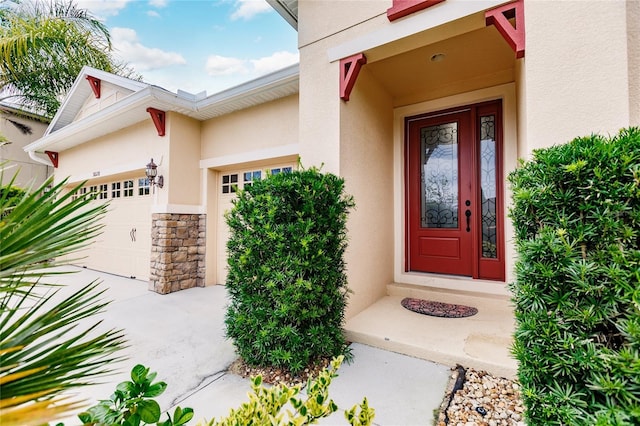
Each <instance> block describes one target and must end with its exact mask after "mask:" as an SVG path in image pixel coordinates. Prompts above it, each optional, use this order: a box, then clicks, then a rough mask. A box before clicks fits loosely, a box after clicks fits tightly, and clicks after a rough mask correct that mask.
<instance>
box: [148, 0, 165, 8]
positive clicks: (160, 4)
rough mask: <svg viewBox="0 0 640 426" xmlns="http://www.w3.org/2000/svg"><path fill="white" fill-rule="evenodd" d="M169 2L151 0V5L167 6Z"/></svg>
mask: <svg viewBox="0 0 640 426" xmlns="http://www.w3.org/2000/svg"><path fill="white" fill-rule="evenodd" d="M167 3H169V2H168V1H167V0H149V6H153V7H166V6H167Z"/></svg>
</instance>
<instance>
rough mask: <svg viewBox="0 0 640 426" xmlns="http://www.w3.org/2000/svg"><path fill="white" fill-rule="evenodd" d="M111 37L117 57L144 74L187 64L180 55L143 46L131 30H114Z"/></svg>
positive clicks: (116, 28)
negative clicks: (148, 71) (144, 72)
mask: <svg viewBox="0 0 640 426" xmlns="http://www.w3.org/2000/svg"><path fill="white" fill-rule="evenodd" d="M111 37H112V40H113V46H114V50H115V51H116V53H117V55H118V56H119V57H120V58H122V59H123V60H124V61H125V62H128V63H129V64H130V65H131V66H132V67H133V68H134V69H135V70H136V71H139V72H142V71H147V70H153V69H159V68H166V67H168V66H171V65H181V64H186V63H187V61H186V59H184V57H183V56H182V55H181V54H179V53H176V52H166V51H164V50H161V49H158V48H155V47H153V48H152V47H146V46H144V45H142V43H140V41H139V40H138V35H137V34H136V32H135V30H132V29H131V28H118V27H115V28H112V29H111Z"/></svg>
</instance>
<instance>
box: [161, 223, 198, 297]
mask: <svg viewBox="0 0 640 426" xmlns="http://www.w3.org/2000/svg"><path fill="white" fill-rule="evenodd" d="M205 218H206V215H203V214H200V215H197V214H176V213H154V214H153V215H152V218H151V223H152V225H151V274H150V276H149V290H151V291H155V292H156V293H160V294H167V293H172V292H174V291H178V290H184V289H187V288H192V287H204V276H205V275H204V274H205V270H204V268H205V265H204V259H205V228H206V225H205V223H206V220H205Z"/></svg>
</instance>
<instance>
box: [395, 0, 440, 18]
mask: <svg viewBox="0 0 640 426" xmlns="http://www.w3.org/2000/svg"><path fill="white" fill-rule="evenodd" d="M443 1H444V0H393V6H391V7H390V8H389V9H387V18H388V19H389V21H395V20H396V19H400V18H404V17H405V16H407V15H411V14H412V13H415V12H418V11H420V10H423V9H426V8H428V7H431V6H435V5H436V4H438V3H442V2H443Z"/></svg>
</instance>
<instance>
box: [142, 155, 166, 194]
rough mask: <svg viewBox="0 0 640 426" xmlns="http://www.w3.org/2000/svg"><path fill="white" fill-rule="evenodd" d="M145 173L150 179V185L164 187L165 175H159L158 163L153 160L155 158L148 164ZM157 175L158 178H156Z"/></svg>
mask: <svg viewBox="0 0 640 426" xmlns="http://www.w3.org/2000/svg"><path fill="white" fill-rule="evenodd" d="M145 174H146V175H147V178H148V179H149V185H151V186H154V185H155V186H157V187H158V188H162V187H163V186H164V177H162V176H158V165H157V164H156V163H154V162H153V158H152V159H151V162H150V163H149V164H147V169H146V170H145ZM156 177H157V178H158V179H157V180H156Z"/></svg>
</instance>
